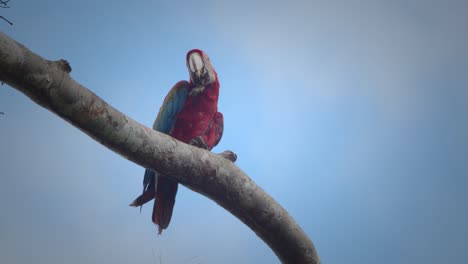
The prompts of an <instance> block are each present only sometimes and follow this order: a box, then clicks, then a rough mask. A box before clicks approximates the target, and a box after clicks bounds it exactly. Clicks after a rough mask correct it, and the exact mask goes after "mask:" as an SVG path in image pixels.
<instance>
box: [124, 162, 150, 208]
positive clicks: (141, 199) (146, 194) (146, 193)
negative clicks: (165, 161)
mask: <svg viewBox="0 0 468 264" xmlns="http://www.w3.org/2000/svg"><path fill="white" fill-rule="evenodd" d="M147 171H148V170H147ZM154 182H155V177H154V176H153V177H151V178H149V179H148V182H146V185H145V186H144V187H143V193H142V194H141V195H140V196H138V197H137V198H136V199H135V200H133V202H132V203H131V204H130V206H134V207H137V206H143V205H144V204H145V203H147V202H149V201H151V200H153V198H154V197H155V193H156V189H155V186H154ZM140 210H141V208H140Z"/></svg>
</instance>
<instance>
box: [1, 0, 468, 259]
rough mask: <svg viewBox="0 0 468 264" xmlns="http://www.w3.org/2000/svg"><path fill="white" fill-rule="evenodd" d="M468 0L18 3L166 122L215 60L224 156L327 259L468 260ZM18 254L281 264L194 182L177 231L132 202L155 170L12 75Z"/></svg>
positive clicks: (7, 120)
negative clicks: (35, 97) (180, 91)
mask: <svg viewBox="0 0 468 264" xmlns="http://www.w3.org/2000/svg"><path fill="white" fill-rule="evenodd" d="M467 13H468V2H467V1H422V0H421V1H370V0H369V1H329V0H328V1H290V0H289V1H214V0H213V1H149V0H148V1H138V3H135V2H132V1H121V0H114V1H58V0H55V1H53V0H44V1H17V0H16V1H15V0H13V1H11V8H10V9H0V15H2V16H5V17H7V18H8V19H9V20H11V21H13V22H14V26H12V27H11V26H9V25H8V24H6V23H3V22H1V21H0V27H1V30H2V31H3V32H5V33H6V34H8V35H9V36H11V37H13V38H14V39H15V40H17V41H19V42H20V43H23V44H24V45H26V46H27V47H28V48H30V49H31V50H33V51H35V52H37V53H38V54H40V55H41V56H43V57H45V58H47V59H51V60H57V59H60V58H64V59H67V60H68V61H69V62H70V64H71V66H72V68H73V71H72V73H71V75H72V77H73V78H74V79H75V80H77V81H78V82H80V83H81V84H83V85H85V86H86V87H88V88H89V89H91V90H92V91H94V92H95V93H97V94H98V95H99V96H101V97H102V98H103V99H104V100H106V101H107V102H109V103H110V104H112V105H113V106H114V107H116V108H117V109H119V110H121V111H122V112H124V113H126V114H128V115H129V116H131V117H132V118H134V119H136V120H137V121H140V122H141V123H143V124H145V125H147V126H151V125H152V123H153V120H154V118H155V116H156V114H157V111H158V109H159V106H160V105H161V103H162V101H163V99H164V96H165V95H166V93H167V92H168V90H169V89H170V88H171V87H172V85H173V84H174V83H176V82H177V81H179V80H181V79H187V78H188V73H187V70H186V67H185V54H186V52H187V51H188V50H190V49H192V48H200V49H203V50H205V51H206V52H207V53H208V54H209V55H210V57H211V61H212V63H213V65H214V66H215V68H216V70H217V72H218V74H219V78H220V83H221V94H220V101H219V109H220V111H222V112H223V114H224V117H225V132H224V136H223V139H222V140H221V143H220V145H218V147H216V149H215V151H223V150H225V149H232V150H233V151H235V152H236V153H237V154H238V156H239V159H238V162H237V164H238V165H239V166H240V167H241V168H242V169H243V170H244V171H246V172H247V173H248V174H249V175H250V176H251V177H252V178H253V180H254V181H256V182H257V183H258V184H259V185H260V186H261V187H262V188H264V189H265V190H266V191H267V192H268V193H270V194H271V195H272V196H273V197H274V198H275V199H276V200H277V201H278V202H279V203H280V204H282V205H283V206H284V207H285V208H286V209H287V210H288V211H289V212H290V213H291V215H292V216H293V217H294V218H295V219H296V220H297V222H298V223H299V225H300V226H301V227H302V228H303V229H304V230H305V232H306V233H307V234H308V235H309V236H310V237H311V239H312V240H313V241H314V243H315V246H316V248H317V250H318V252H319V255H320V257H321V259H322V261H323V263H334V264H335V263H384V264H385V263H400V264H405V263H411V264H414V263H465V262H466V259H468V205H467V201H468V179H467V176H468V70H467V69H468V33H467V32H468V31H467V27H468V17H467V15H466V14H467ZM0 111H2V112H5V115H0V175H1V184H0V199H1V200H2V203H0V213H1V215H0V216H1V217H0V263H68V264H73V263H114V264H118V263H140V264H141V263H148V264H154V263H160V260H162V263H165V264H167V263H171V264H172V263H174V264H196V263H236V264H238V263H278V260H277V258H276V256H275V255H274V254H273V253H272V252H271V251H270V249H269V248H268V247H267V246H266V245H264V243H263V242H262V241H261V240H260V239H259V238H257V237H256V236H255V234H254V233H253V232H252V231H251V230H250V229H249V228H247V227H246V226H244V225H243V224H242V223H241V222H240V221H239V220H237V219H236V218H234V217H233V216H232V215H230V214H229V213H228V212H226V211H225V210H224V209H222V208H221V207H219V206H218V205H216V204H215V203H214V202H212V201H211V200H209V199H207V198H205V197H203V196H201V195H199V194H197V193H194V192H192V191H189V190H188V189H186V188H185V187H181V188H179V192H178V196H177V202H176V206H175V209H174V215H173V218H172V222H171V225H170V226H169V229H168V230H167V231H165V232H164V233H163V235H162V236H156V227H155V226H154V225H153V224H152V223H151V220H150V216H151V206H147V207H144V208H143V212H142V214H140V213H139V212H138V209H134V208H130V207H128V204H129V203H130V202H131V201H132V200H133V198H135V197H136V196H137V195H138V194H140V192H141V188H142V186H141V180H142V177H143V171H144V170H143V168H141V167H139V166H137V165H135V164H133V163H131V162H129V161H127V160H126V159H124V158H122V157H120V156H118V155H117V154H114V153H113V152H112V151H110V150H108V149H106V148H104V147H103V146H101V145H100V144H98V143H97V142H95V141H93V140H92V139H90V138H89V137H88V136H86V135H85V134H83V133H82V132H80V131H79V130H78V129H76V128H74V127H72V126H71V125H69V124H68V123H66V122H64V121H63V120H61V119H59V118H58V117H56V116H55V115H53V114H52V113H50V112H49V111H47V110H45V109H43V108H41V107H39V106H37V105H36V104H34V103H32V102H31V101H30V100H29V99H28V98H27V97H26V96H24V95H22V94H20V93H19V92H17V91H16V90H13V89H11V88H10V87H8V86H7V85H4V86H0Z"/></svg>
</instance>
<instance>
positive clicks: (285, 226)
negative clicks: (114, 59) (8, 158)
mask: <svg viewBox="0 0 468 264" xmlns="http://www.w3.org/2000/svg"><path fill="white" fill-rule="evenodd" d="M70 71H71V67H70V66H69V64H68V63H67V62H66V61H64V60H60V61H48V60H45V59H43V58H41V57H40V56H38V55H36V54H35V53H33V52H31V51H30V50H28V49H27V48H26V47H24V46H23V45H21V44H20V43H17V42H16V41H14V40H13V39H11V38H9V37H8V36H6V35H5V34H3V33H1V32H0V81H3V82H5V83H7V84H9V85H10V86H11V87H14V88H16V89H17V90H19V91H21V92H22V93H24V94H25V95H27V96H28V97H29V98H31V99H32V100H33V101H34V102H36V103H38V104H39V105H41V106H43V107H45V108H47V109H49V110H50V111H52V112H53V113H55V114H57V115H59V116H60V117H62V118H63V119H65V120H66V121H68V122H69V123H71V124H72V125H74V126H75V127H77V128H78V129H80V130H82V131H83V132H84V133H86V134H88V135H89V136H90V137H92V138H94V139H95V140H96V141H98V142H100V143H101V144H103V145H104V146H106V147H108V148H109V149H111V150H113V151H114V152H116V153H118V154H120V155H122V156H123V157H125V158H127V159H129V160H131V161H133V162H135V163H136V164H139V165H141V166H143V167H145V168H151V169H154V170H157V171H159V172H161V173H162V174H163V175H165V176H166V177H171V178H173V179H175V180H177V181H178V182H179V183H181V184H183V185H184V186H186V187H188V188H190V189H192V190H194V191H196V192H198V193H201V194H203V195H205V196H207V197H209V198H210V199H212V200H214V201H215V202H216V203H218V204H219V205H221V206H222V207H224V208H225V209H226V210H228V211H229V212H231V213H232V214H233V215H235V216H236V217H237V218H239V219H240V220H241V221H242V222H244V223H245V224H246V225H247V226H249V227H250V228H251V229H252V230H253V231H254V232H255V233H256V234H257V235H258V236H259V237H260V238H262V239H263V241H265V242H266V243H267V244H268V245H269V246H270V247H271V249H272V250H273V251H274V252H275V254H276V255H277V256H278V257H279V258H280V260H281V261H282V262H283V263H320V260H319V257H318V256H317V253H316V250H315V248H314V246H313V244H312V241H311V240H310V239H309V237H307V235H306V234H305V233H304V231H303V230H302V229H301V228H300V227H299V225H298V224H297V223H296V222H295V221H294V219H293V218H292V217H291V216H290V215H289V214H288V213H287V212H286V210H285V209H283V208H282V207H281V206H280V205H279V204H278V203H277V202H276V201H275V200H274V199H273V198H272V197H271V196H269V195H268V194H267V193H265V192H264V191H263V190H262V189H261V188H260V187H259V186H257V185H256V184H255V183H254V182H253V181H252V180H251V179H250V178H249V177H248V176H247V175H246V174H245V173H244V172H243V171H242V170H241V169H240V168H239V167H237V166H236V165H235V164H234V163H232V162H231V161H229V160H227V159H225V158H223V157H222V156H220V155H218V154H214V153H212V152H209V151H206V150H203V149H200V148H196V147H193V146H190V145H187V144H184V143H182V142H180V141H177V140H175V139H174V138H172V137H170V136H168V135H165V134H162V133H159V132H156V131H154V130H152V129H150V128H147V127H145V126H143V125H141V124H139V123H137V122H136V121H135V120H133V119H131V118H130V117H128V116H126V115H124V114H122V113H121V112H119V111H118V110H116V109H115V108H113V107H112V106H110V105H108V104H107V103H106V102H104V101H103V100H102V99H101V98H99V97H98V96H97V95H95V94H94V93H93V92H91V91H90V90H88V89H86V88H84V87H83V86H81V85H80V84H78V83H77V82H76V81H74V80H73V79H72V78H71V77H70V75H69V72H70Z"/></svg>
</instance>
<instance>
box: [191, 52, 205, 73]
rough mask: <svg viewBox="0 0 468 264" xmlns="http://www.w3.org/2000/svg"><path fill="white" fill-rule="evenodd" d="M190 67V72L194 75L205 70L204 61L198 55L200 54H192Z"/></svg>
mask: <svg viewBox="0 0 468 264" xmlns="http://www.w3.org/2000/svg"><path fill="white" fill-rule="evenodd" d="M189 66H190V71H192V72H194V73H195V72H197V71H200V70H201V69H203V66H204V63H203V59H202V57H201V56H200V54H198V52H193V53H192V54H190V58H189Z"/></svg>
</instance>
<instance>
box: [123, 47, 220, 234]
mask: <svg viewBox="0 0 468 264" xmlns="http://www.w3.org/2000/svg"><path fill="white" fill-rule="evenodd" d="M186 61H187V68H188V71H189V75H190V82H187V81H180V82H178V83H176V84H175V85H174V87H172V89H171V90H170V91H169V93H168V95H167V96H166V98H165V99H164V103H163V105H162V106H161V108H160V109H159V113H158V116H157V117H156V121H155V122H154V125H153V129H154V130H156V131H159V132H162V133H165V134H168V135H170V136H172V137H174V138H175V139H178V140H180V141H182V142H185V143H188V144H191V145H194V146H197V147H201V148H205V149H208V150H211V149H212V148H213V147H214V146H216V145H217V144H218V142H219V141H220V139H221V136H222V135H223V115H222V114H221V113H220V112H218V95H219V82H218V75H217V74H216V71H215V70H214V68H213V65H211V62H210V58H209V57H208V55H206V53H204V52H203V51H201V50H199V49H193V50H191V51H189V52H188V53H187V57H186ZM177 186H178V183H177V182H175V181H173V180H172V179H170V178H167V177H164V176H162V175H160V174H159V173H158V172H156V171H153V170H150V169H146V171H145V176H144V179H143V194H142V195H140V196H139V197H138V198H136V199H135V200H134V201H133V202H132V203H131V204H130V205H131V206H142V205H143V204H145V203H147V202H149V201H151V200H152V199H153V198H155V201H154V207H153V216H152V220H153V222H154V223H155V224H156V225H158V233H159V234H161V232H162V230H164V229H166V228H167V227H168V225H169V222H170V221H171V216H172V210H173V208H174V203H175V197H176V193H177Z"/></svg>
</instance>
